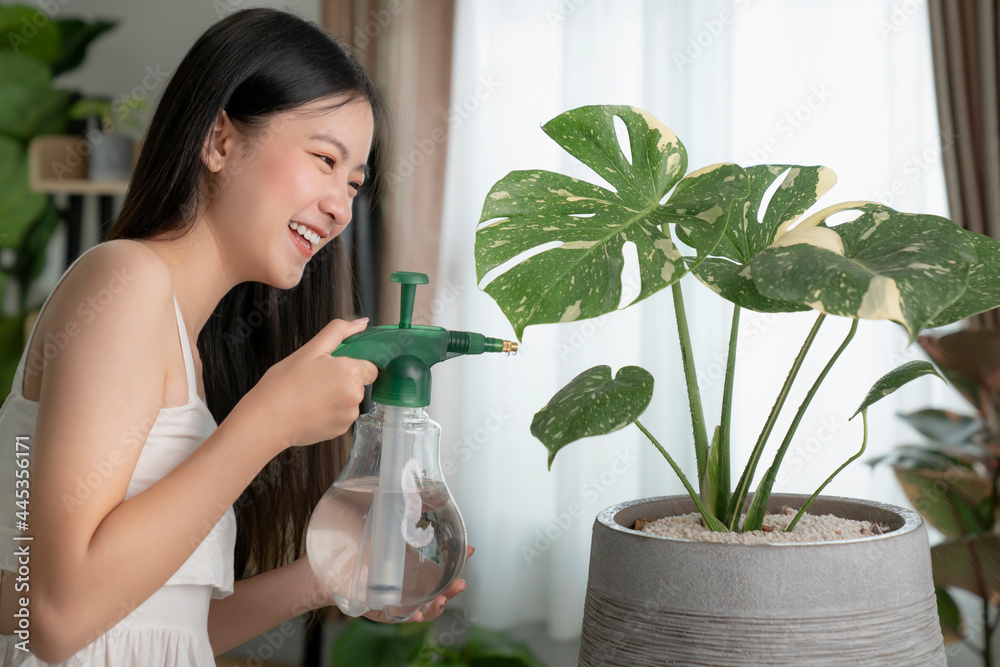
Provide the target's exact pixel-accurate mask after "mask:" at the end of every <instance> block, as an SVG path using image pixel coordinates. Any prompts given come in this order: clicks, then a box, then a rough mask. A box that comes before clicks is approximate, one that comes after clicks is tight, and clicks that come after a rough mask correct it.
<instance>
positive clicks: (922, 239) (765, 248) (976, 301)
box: [476, 106, 1000, 530]
mask: <svg viewBox="0 0 1000 667" xmlns="http://www.w3.org/2000/svg"><path fill="white" fill-rule="evenodd" d="M616 118H617V119H618V121H620V122H621V123H623V124H624V128H625V130H626V134H627V139H625V140H623V141H622V142H619V139H618V136H617V133H616V129H615V119H616ZM543 130H544V131H545V132H546V134H548V135H549V136H550V137H551V138H553V139H554V140H555V141H556V142H557V143H559V144H560V145H561V146H562V147H563V148H564V149H565V150H567V151H568V152H569V153H571V154H572V155H573V156H574V157H576V158H578V159H579V160H580V161H581V162H583V163H584V164H586V165H587V166H588V167H590V168H591V169H593V170H594V172H595V173H597V174H599V175H600V176H601V177H602V178H604V179H605V180H606V181H607V182H608V183H609V184H610V185H611V187H612V188H614V190H611V189H608V188H605V187H601V186H599V185H594V184H592V183H588V182H586V181H581V180H579V179H575V178H570V177H568V176H564V175H562V174H557V173H552V172H547V171H541V170H535V171H516V172H512V173H510V174H509V175H508V176H506V177H505V178H504V179H502V180H501V181H499V182H498V183H497V184H495V185H494V186H493V188H492V189H491V191H490V193H489V194H488V196H487V197H486V200H485V204H484V207H483V213H482V217H481V219H480V223H482V226H481V227H480V228H479V229H478V231H477V234H476V263H477V273H478V279H479V281H480V283H481V282H482V281H483V280H484V278H485V277H486V276H487V274H489V273H491V272H494V273H495V272H497V271H500V273H499V275H497V276H496V277H494V278H493V280H492V281H490V282H489V283H488V284H487V285H486V287H485V288H484V289H485V291H486V292H487V293H489V294H490V295H491V296H492V297H493V298H494V299H495V300H496V301H497V303H498V305H500V307H501V309H502V310H503V311H504V314H505V315H506V316H507V318H508V319H509V320H510V322H511V324H512V325H513V326H514V330H515V333H516V335H517V336H518V338H521V336H522V334H523V331H524V328H525V327H526V326H529V325H532V324H541V323H550V322H571V321H576V320H580V319H586V318H591V317H596V316H599V315H602V314H605V313H609V312H613V311H616V310H617V309H618V306H619V302H620V299H621V294H622V279H621V272H622V267H623V265H624V260H623V251H622V246H623V245H624V244H625V243H626V242H631V243H634V244H635V246H636V251H637V254H638V258H639V274H640V276H639V285H638V286H637V288H638V289H637V291H638V296H637V297H636V299H635V301H634V302H633V304H634V303H637V302H639V301H641V300H643V299H645V298H646V297H648V296H650V295H652V294H654V293H655V292H657V291H659V290H661V289H663V288H666V287H670V288H671V290H672V293H673V297H674V299H673V301H674V310H675V316H676V321H677V327H678V335H679V339H680V343H681V356H682V360H683V364H684V372H685V378H686V382H687V387H688V398H689V403H690V408H691V422H692V430H693V433H694V446H695V452H696V458H697V477H696V478H695V483H694V484H692V483H690V482H689V481H688V480H687V478H686V476H685V475H684V473H683V471H681V470H680V468H679V467H678V466H677V465H676V464H675V463H674V461H673V458H672V457H671V456H670V454H669V452H667V451H666V449H665V448H664V447H662V446H661V445H660V444H659V443H658V442H657V441H656V439H655V437H654V436H653V434H651V433H649V432H648V431H647V430H646V429H645V427H644V426H642V424H641V423H640V422H639V421H638V417H639V415H640V414H641V413H642V412H643V410H645V408H646V407H647V406H648V405H649V402H650V400H651V398H652V391H653V379H652V376H651V375H650V374H649V373H648V372H647V371H645V370H644V369H641V368H638V367H626V368H623V369H621V370H620V371H619V372H618V374H617V375H616V376H615V377H614V378H612V376H611V369H610V368H608V367H606V366H603V367H602V366H598V367H595V368H592V369H589V370H587V371H584V372H583V373H581V374H580V375H579V376H578V377H577V378H575V379H574V380H573V381H571V382H570V383H569V384H568V385H566V386H565V387H564V388H563V389H561V390H560V391H559V392H558V393H557V394H556V396H554V397H553V399H552V400H551V401H550V402H549V404H548V405H546V406H545V407H544V408H543V409H542V410H540V411H539V412H538V414H536V415H535V419H534V420H533V422H532V433H533V434H534V435H535V436H536V437H538V438H539V439H540V440H541V441H542V442H543V443H544V444H545V446H546V448H547V449H548V450H549V465H550V466H551V463H552V460H553V459H554V457H555V455H556V453H557V452H558V451H559V450H560V449H561V448H562V447H564V446H566V445H567V444H569V443H571V442H574V441H575V440H577V439H580V438H582V437H587V436H593V435H600V434H604V433H609V432H611V431H614V430H617V429H620V428H623V427H625V426H627V425H628V424H630V423H633V422H634V423H636V425H637V426H638V427H639V428H640V429H642V430H643V432H644V433H645V434H646V435H647V436H648V437H649V438H650V440H651V441H652V442H653V444H654V445H655V446H656V447H657V448H658V449H659V450H660V452H661V453H662V454H663V455H664V457H665V458H666V459H667V461H668V463H670V465H671V467H673V469H674V470H675V471H676V472H677V474H678V475H679V476H680V477H681V479H682V481H683V482H684V484H685V486H686V488H687V489H688V492H689V494H690V495H691V497H692V499H693V500H694V501H695V503H696V504H697V505H698V509H699V511H700V512H701V514H702V517H703V520H704V522H705V524H706V525H707V526H709V527H710V528H712V529H713V530H738V529H741V526H740V513H741V512H740V510H741V509H742V508H743V507H744V505H745V501H746V500H747V499H748V498H749V495H750V490H751V485H752V483H753V481H754V478H755V476H756V473H757V470H758V465H759V463H760V461H761V460H762V459H763V455H764V449H765V447H766V445H767V443H768V440H769V437H770V435H771V432H772V430H773V428H774V426H775V423H776V422H777V419H778V416H779V414H780V412H781V409H782V408H783V407H784V402H785V399H786V398H787V396H788V393H789V391H790V389H791V386H792V383H793V382H794V380H795V378H796V375H797V373H798V370H799V368H800V367H801V365H802V362H803V359H804V358H805V355H806V353H807V352H808V351H809V348H810V346H811V345H812V342H813V340H814V339H815V336H816V334H817V332H818V330H819V328H820V326H822V324H823V323H824V321H825V320H826V319H827V314H834V315H842V316H846V317H848V318H850V319H851V328H850V331H849V332H848V334H847V336H846V337H845V339H844V342H843V343H842V345H841V346H840V347H839V348H838V349H837V350H836V351H835V352H834V353H833V355H832V357H831V359H830V361H829V362H828V363H827V365H826V366H825V367H824V369H823V370H822V372H821V373H820V374H819V376H818V377H817V378H816V380H815V381H814V383H813V385H812V387H811V388H810V390H809V392H808V393H807V395H806V398H805V400H804V401H803V403H802V404H801V405H800V406H799V408H798V409H797V411H796V413H795V416H794V418H793V420H792V423H791V426H790V428H789V429H788V431H787V432H786V434H785V436H784V437H783V439H782V441H781V443H780V445H779V447H778V451H777V453H776V454H775V455H774V458H773V460H772V462H771V464H770V466H769V467H767V468H766V469H765V472H764V476H763V479H762V480H761V482H760V485H759V486H758V488H757V492H756V493H755V494H754V496H753V498H754V500H753V503H752V504H751V505H750V507H749V513H748V516H747V519H746V522H745V524H743V526H742V529H744V530H751V529H756V528H759V527H760V524H761V520H762V518H763V515H764V512H765V507H766V504H767V500H768V497H769V495H770V490H771V486H772V485H773V483H774V480H775V478H776V477H777V474H778V470H779V467H780V464H781V461H782V458H783V457H784V454H785V452H786V451H787V449H788V446H789V445H790V443H791V441H792V438H793V436H794V433H795V429H796V427H797V425H798V423H799V421H800V420H801V418H802V416H803V414H804V413H805V411H806V409H807V408H808V406H809V403H810V401H811V399H812V397H813V396H814V395H815V393H816V391H817V390H818V388H819V386H820V385H821V383H822V382H823V380H824V379H825V378H826V376H827V374H828V373H829V371H830V369H831V368H832V367H833V365H834V364H835V363H836V361H837V359H838V358H839V356H840V354H841V353H842V352H843V350H844V348H846V346H847V345H848V344H849V343H850V341H851V339H852V338H853V336H854V332H855V330H856V328H857V320H858V319H859V318H865V319H889V320H892V321H895V322H897V323H899V324H901V325H902V326H904V327H905V328H906V330H907V331H908V333H909V336H910V339H911V341H912V340H913V339H915V338H916V336H917V335H918V333H919V331H920V330H921V329H923V328H926V327H930V326H939V325H943V324H946V323H949V322H953V321H956V320H959V319H962V318H964V317H968V316H970V315H972V314H975V313H978V312H982V311H984V310H987V309H989V308H992V307H995V306H996V305H998V304H1000V278H998V276H997V275H996V270H995V267H996V266H998V265H1000V243H998V242H996V241H994V240H992V239H989V238H987V237H983V236H981V235H977V234H973V233H971V232H966V231H964V230H962V229H960V228H958V227H957V226H956V225H954V224H953V223H951V222H950V221H948V220H945V219H943V218H940V217H937V216H929V215H912V214H905V213H899V212H897V211H894V210H892V209H890V208H888V207H885V206H881V205H879V204H875V203H871V202H850V203H847V204H841V205H837V206H833V207H829V208H827V209H824V210H823V211H820V212H819V213H817V214H815V215H812V216H810V217H809V218H808V219H805V220H802V221H799V220H798V219H799V217H800V216H801V215H802V213H803V212H805V211H806V210H807V209H809V208H810V207H811V206H812V205H813V204H814V203H815V202H816V201H817V199H818V198H819V197H820V196H821V195H822V194H823V193H825V192H826V191H827V190H829V189H830V187H832V186H833V184H834V183H835V177H834V175H833V172H832V171H830V170H829V169H827V168H825V167H819V166H811V167H801V166H795V165H760V166H755V167H749V168H746V169H744V168H741V167H739V166H737V165H735V164H718V165H712V166H710V167H706V168H704V169H700V170H698V171H695V172H692V173H690V174H687V176H685V172H686V171H687V153H686V150H685V149H684V146H683V145H682V144H681V142H680V141H679V140H678V139H677V137H676V136H674V134H673V133H672V132H671V131H670V130H669V129H667V128H666V127H665V126H664V125H663V124H662V123H660V122H659V121H657V120H656V119H655V118H653V117H652V116H650V115H649V114H648V113H646V112H644V111H642V110H639V109H635V108H633V107H625V106H591V107H581V108H579V109H574V110H572V111H568V112H566V113H563V114H561V115H560V116H557V117H556V118H554V119H553V120H551V121H549V122H548V123H546V124H545V125H544V126H543ZM841 211H856V212H858V213H859V215H858V216H857V217H856V219H855V220H852V221H850V222H844V223H841V224H838V225H835V226H834V225H833V224H832V222H830V221H829V218H830V217H831V216H833V214H835V213H838V212H841ZM796 222H798V224H797V225H796V224H795V223H796ZM675 240H678V241H680V242H681V243H683V244H684V246H686V247H688V248H690V249H691V252H692V254H690V255H689V256H684V255H682V253H681V251H680V249H679V247H678V245H677V244H676V243H675ZM539 250H541V252H539ZM529 254H530V256H529ZM518 259H520V260H521V261H517V260H518ZM688 273H693V274H694V275H695V276H696V277H697V278H698V279H699V280H701V281H702V282H703V283H705V284H706V285H707V286H708V287H709V288H711V289H712V290H713V291H715V292H717V293H719V294H720V295H721V296H722V297H723V298H725V299H727V300H728V301H730V302H732V303H733V304H734V309H733V319H732V335H731V339H730V346H729V356H728V360H727V366H726V380H725V389H724V392H723V401H722V408H721V411H720V419H719V425H718V427H717V428H716V429H715V430H714V435H713V437H712V439H711V441H710V439H709V429H708V428H707V427H706V419H705V412H704V409H703V407H702V404H701V398H700V394H699V390H698V382H697V372H696V369H695V367H694V363H693V354H692V350H691V347H692V346H691V339H690V335H689V333H688V328H687V319H686V314H685V311H684V303H683V293H682V291H681V288H680V283H679V280H680V279H681V278H682V277H684V276H685V275H687V274H688ZM742 308H749V309H751V310H756V311H762V312H795V311H804V310H809V309H810V308H812V309H815V310H819V311H820V314H819V316H818V318H817V320H816V323H815V325H814V326H813V329H812V331H811V332H810V333H809V335H808V337H807V338H806V341H805V342H804V344H803V346H802V348H801V350H800V351H799V354H798V355H797V356H796V357H795V359H794V361H793V362H792V367H791V370H790V371H789V373H788V376H787V379H786V382H785V384H784V386H783V387H782V389H781V391H780V393H779V396H778V397H777V399H776V401H775V404H774V406H773V408H772V410H771V412H770V413H769V414H768V415H767V417H766V419H765V421H764V426H763V428H762V430H761V433H760V435H759V436H758V438H757V441H756V445H755V447H754V449H753V452H752V454H751V457H750V460H749V461H748V462H747V464H746V466H745V468H744V470H743V473H742V475H741V476H740V477H739V480H738V482H737V483H736V485H735V486H731V473H730V460H729V459H730V457H729V443H730V439H731V433H730V415H731V409H732V401H733V396H732V387H733V378H734V375H735V371H736V361H737V356H738V355H737V354H736V350H737V347H738V345H737V336H736V334H737V332H738V326H739V317H740V311H741V309H742ZM932 372H934V370H933V367H932V366H931V365H930V364H928V363H926V362H910V363H909V364H904V365H903V366H901V367H900V368H898V369H896V370H895V371H892V372H890V373H889V374H887V376H885V377H884V378H882V380H880V381H879V382H878V383H877V384H876V386H875V387H873V388H872V390H871V391H870V393H869V394H868V396H866V397H864V400H863V401H862V400H861V396H860V395H859V403H860V404H861V405H860V407H859V408H858V411H857V412H856V413H855V414H858V413H860V414H862V417H863V420H865V423H866V425H867V422H866V419H867V417H866V409H867V407H868V406H869V405H871V403H873V402H874V401H876V400H878V399H879V398H881V397H883V396H885V395H887V394H888V393H891V392H892V391H894V390H895V389H896V388H898V387H899V386H901V385H902V384H904V383H905V382H908V381H909V380H912V379H914V378H916V377H919V376H920V375H923V374H927V373H932ZM866 432H867V428H866ZM866 436H867V433H866ZM858 455H860V452H859V454H858ZM856 456H857V455H855V457H852V459H853V458H856ZM828 481H829V480H828ZM696 486H697V487H698V489H697V490H696V489H695V487H696ZM821 488H822V487H821ZM817 492H818V491H817Z"/></svg>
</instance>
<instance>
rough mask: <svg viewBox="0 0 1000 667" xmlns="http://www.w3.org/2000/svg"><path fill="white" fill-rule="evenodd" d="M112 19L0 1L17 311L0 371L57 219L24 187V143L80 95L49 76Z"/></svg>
mask: <svg viewBox="0 0 1000 667" xmlns="http://www.w3.org/2000/svg"><path fill="white" fill-rule="evenodd" d="M114 25H115V24H114V23H111V22H108V21H81V20H79V19H70V18H58V19H52V18H50V17H49V16H47V15H45V14H43V13H41V12H38V11H37V10H35V9H33V8H31V7H27V6H24V5H0V34H2V35H4V36H5V37H4V39H3V40H0V249H7V250H13V251H14V261H13V262H8V263H7V264H4V265H2V266H0V287H4V288H5V287H6V286H7V284H8V283H9V282H10V280H11V279H13V280H15V281H16V283H17V286H18V293H19V303H18V313H17V314H16V315H15V316H14V317H12V318H4V319H3V320H2V321H0V329H2V330H3V333H2V335H3V336H4V342H5V345H4V346H3V347H2V348H0V349H2V350H3V354H2V355H0V373H2V372H3V369H8V368H10V367H12V364H13V366H16V365H17V360H18V358H19V357H20V354H21V350H22V349H23V346H24V340H23V334H22V333H21V330H20V329H17V328H16V326H15V325H16V323H17V322H21V323H22V325H23V322H24V318H25V313H26V311H27V310H28V308H29V307H30V306H32V305H34V304H28V303H27V295H28V289H29V287H30V285H31V282H32V281H33V280H34V279H35V278H37V277H38V275H39V274H40V273H41V272H42V270H43V269H44V266H45V254H46V248H47V246H48V241H49V239H50V237H51V236H52V233H53V231H54V230H55V228H56V227H57V226H58V224H59V223H60V222H61V220H62V219H63V213H62V212H61V211H60V210H59V209H57V208H56V206H55V204H54V203H53V200H52V197H51V196H48V195H41V194H38V193H35V192H31V191H30V190H29V189H28V158H27V146H28V142H30V141H31V139H32V138H33V137H35V136H38V135H41V134H55V133H60V132H64V131H65V130H66V127H67V121H68V118H69V109H70V107H71V106H72V105H73V104H74V102H75V101H76V100H77V99H78V98H79V97H80V95H79V93H76V92H73V91H69V90H63V89H61V88H59V87H57V86H56V85H55V83H54V82H53V77H54V76H56V75H58V74H62V73H64V72H67V71H69V70H71V69H73V68H75V67H77V66H78V65H80V63H82V62H83V59H84V57H85V54H86V52H87V49H88V48H89V46H90V45H91V43H92V42H93V41H94V40H95V39H96V38H97V37H99V36H100V35H102V34H103V33H105V32H107V31H108V30H110V29H111V28H112V27H114ZM3 294H4V292H2V291H0V300H2V299H3ZM22 328H23V327H22ZM7 343H9V345H8V344H7ZM11 376H12V373H11ZM0 381H2V384H0V401H2V400H3V399H4V398H5V397H6V395H7V391H8V389H7V387H9V386H10V382H9V380H5V379H4V377H3V376H0Z"/></svg>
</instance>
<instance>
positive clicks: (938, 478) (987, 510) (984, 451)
mask: <svg viewBox="0 0 1000 667" xmlns="http://www.w3.org/2000/svg"><path fill="white" fill-rule="evenodd" d="M920 345H921V347H923V348H924V351H926V352H927V354H928V355H929V356H930V357H931V358H932V359H933V360H934V361H935V362H936V363H937V365H938V367H939V368H940V369H941V373H942V374H943V375H944V376H945V377H946V378H947V379H948V380H949V381H950V382H951V383H952V386H954V387H955V389H956V390H957V391H958V392H959V393H961V394H962V395H963V396H964V397H965V398H966V399H968V401H969V402H970V404H971V405H972V406H974V408H975V410H976V414H975V415H961V414H957V413H954V412H949V411H946V410H935V409H930V408H927V409H924V410H918V411H916V412H912V413H910V414H907V415H901V417H902V418H903V419H904V420H906V421H907V422H908V423H909V424H910V426H912V427H913V428H914V429H915V430H916V431H917V432H918V433H920V435H922V436H923V437H924V438H926V441H925V442H923V443H921V444H903V445H900V446H899V447H897V448H896V450H895V451H894V452H892V453H891V454H889V455H886V456H881V457H878V458H876V459H873V460H872V461H870V464H871V465H878V464H889V465H891V466H892V468H893V471H894V472H895V473H896V478H897V479H898V480H899V483H900V484H901V485H902V487H903V490H904V491H905V492H906V495H907V497H908V498H909V499H910V502H911V503H912V504H913V506H914V507H915V508H916V509H917V511H918V512H920V514H921V515H922V516H923V517H924V519H926V520H927V522H928V523H930V524H931V525H932V526H934V527H935V528H937V529H938V530H939V531H940V532H941V533H942V534H943V535H944V536H945V540H944V541H943V542H941V543H940V544H937V545H936V546H934V547H933V548H932V549H931V565H932V567H933V570H934V583H935V585H936V586H937V587H938V588H937V592H938V615H939V617H940V619H941V630H942V632H943V633H944V636H945V641H949V642H951V641H960V640H963V641H966V642H967V643H969V638H968V637H966V630H965V624H964V623H963V622H962V620H961V615H960V613H959V609H958V607H957V606H956V605H955V601H954V600H953V599H952V598H951V596H950V595H949V593H948V590H947V589H948V588H951V587H954V588H961V589H964V590H966V591H969V592H971V593H974V594H975V595H977V596H978V597H979V598H981V600H982V605H983V608H984V616H983V618H986V617H988V616H993V615H994V612H995V609H993V608H994V607H995V601H996V600H997V596H1000V538H998V537H997V531H998V528H1000V506H998V503H997V493H998V482H1000V428H998V426H1000V421H998V417H1000V410H998V407H1000V333H998V332H994V331H959V332H957V333H954V334H950V335H947V336H944V337H941V338H935V337H930V336H925V337H922V338H920ZM921 363H926V362H921ZM991 609H992V611H991ZM983 627H984V629H985V631H986V632H985V635H986V641H987V642H989V641H990V640H989V637H990V635H991V634H992V633H993V632H994V631H995V630H996V619H995V618H993V619H992V620H989V619H987V621H986V623H985V625H984V626H983ZM982 653H983V658H984V662H985V661H986V655H987V654H986V651H985V649H984V650H983V651H982Z"/></svg>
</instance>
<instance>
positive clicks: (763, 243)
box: [677, 164, 837, 313]
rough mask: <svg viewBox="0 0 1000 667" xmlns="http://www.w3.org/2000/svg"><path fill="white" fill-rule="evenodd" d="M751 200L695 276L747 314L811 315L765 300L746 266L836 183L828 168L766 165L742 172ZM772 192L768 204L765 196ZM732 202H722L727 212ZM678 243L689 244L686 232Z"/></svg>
mask: <svg viewBox="0 0 1000 667" xmlns="http://www.w3.org/2000/svg"><path fill="white" fill-rule="evenodd" d="M744 172H745V174H746V176H747V186H748V187H747V190H748V191H747V195H746V197H744V198H742V199H741V201H739V202H738V203H737V204H736V206H735V207H734V208H733V212H732V215H731V220H730V224H729V226H728V227H727V229H726V233H725V235H724V236H723V237H722V240H721V242H720V243H719V244H718V245H717V246H716V247H715V250H714V251H713V252H712V257H709V258H707V259H705V260H704V261H703V262H701V263H700V264H699V265H698V266H696V267H695V268H694V274H695V275H696V276H697V277H698V279H699V280H700V281H701V282H703V283H704V284H705V285H706V286H707V287H709V288H710V289H711V290H713V291H714V292H716V293H718V294H719V295H721V296H722V297H724V298H725V299H727V300H728V301H731V302H733V303H735V304H736V305H738V306H741V307H743V308H749V309H750V310H756V311H760V312H767V313H784V312H794V311H800V310H808V309H809V307H808V306H806V305H803V304H797V303H790V302H787V301H781V300H778V299H771V298H768V297H766V296H764V295H762V294H761V293H760V292H759V291H758V290H757V287H756V285H755V284H754V282H753V281H752V280H751V279H750V276H749V272H748V271H747V264H748V263H749V262H750V261H752V260H753V258H754V257H756V256H757V255H758V254H759V253H761V252H763V251H764V250H766V249H767V248H768V247H770V246H771V244H773V243H774V242H775V241H777V239H778V237H780V236H782V235H783V234H784V233H785V232H787V231H788V228H789V227H790V226H791V225H792V224H793V223H794V222H795V221H796V220H798V218H799V216H800V215H802V214H803V213H804V212H805V211H806V209H808V208H809V207H810V206H812V205H813V204H815V203H816V201H817V200H818V199H819V198H820V197H822V196H823V194H824V193H826V192H827V190H829V189H830V188H832V187H833V186H834V184H835V183H836V182H837V177H836V175H835V174H834V173H833V171H832V170H831V169H829V168H827V167H821V166H812V167H802V166H796V165H789V164H762V165H757V166H754V167H748V168H746V169H745V170H744ZM776 182H777V185H776V186H775V189H774V192H773V194H772V195H771V197H770V199H769V200H768V201H767V202H766V203H765V202H764V198H765V195H766V193H767V191H768V190H769V189H770V188H771V187H772V186H774V185H775V183H776ZM729 204H730V203H729V202H720V205H721V206H728V205H729ZM677 236H678V238H680V240H681V241H683V242H685V243H690V241H689V239H688V238H687V236H686V235H685V234H684V231H683V230H679V231H678V234H677Z"/></svg>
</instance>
